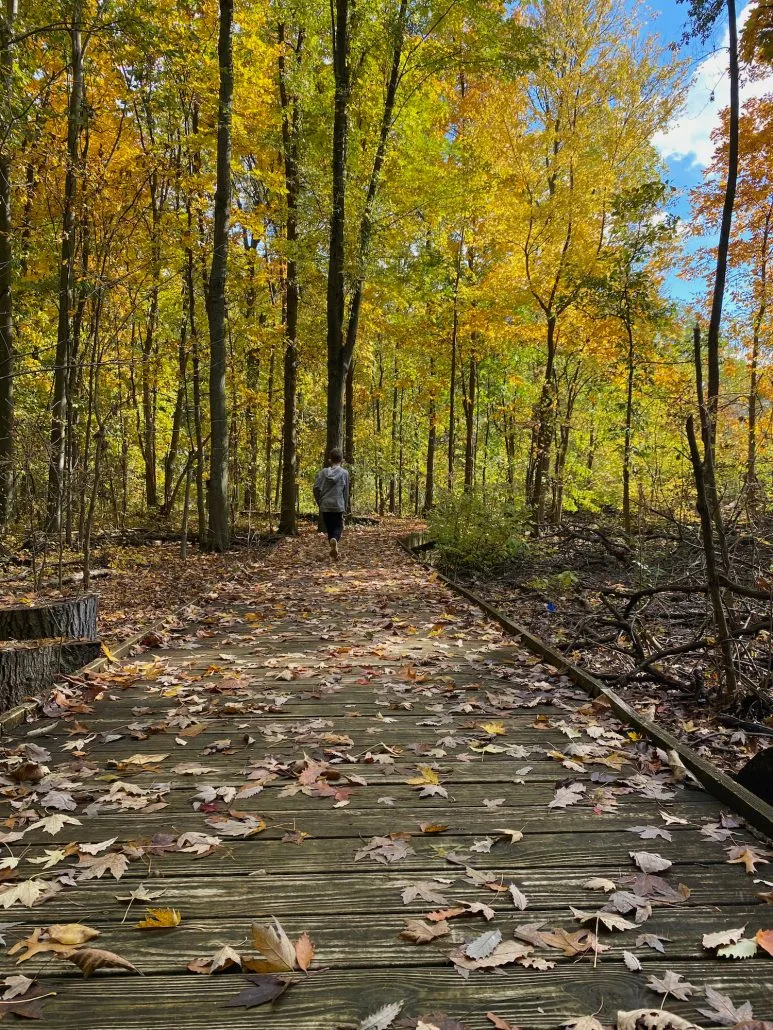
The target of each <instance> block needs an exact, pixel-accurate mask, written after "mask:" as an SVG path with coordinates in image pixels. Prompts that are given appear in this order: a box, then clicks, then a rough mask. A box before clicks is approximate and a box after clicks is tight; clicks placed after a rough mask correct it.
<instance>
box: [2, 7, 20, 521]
mask: <svg viewBox="0 0 773 1030" xmlns="http://www.w3.org/2000/svg"><path fill="white" fill-rule="evenodd" d="M16 3H17V0H5V2H4V5H3V7H2V9H0V47H1V48H2V50H0V527H2V526H4V525H5V524H6V523H7V521H8V519H9V518H10V515H11V510H12V507H13V478H14V474H13V473H14V470H13V450H14V449H13V432H14V425H13V422H14V407H13V373H14V340H13V301H12V292H11V291H12V284H13V247H12V243H11V179H12V168H13V165H12V160H11V145H12V144H11V128H12V121H13V113H12V112H13V106H12V104H13V62H14V46H13V34H14V29H15V20H16Z"/></svg>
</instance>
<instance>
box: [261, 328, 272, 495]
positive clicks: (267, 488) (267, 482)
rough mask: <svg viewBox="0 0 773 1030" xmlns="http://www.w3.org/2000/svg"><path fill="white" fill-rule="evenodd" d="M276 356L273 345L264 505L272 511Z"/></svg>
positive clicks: (270, 359) (265, 459)
mask: <svg viewBox="0 0 773 1030" xmlns="http://www.w3.org/2000/svg"><path fill="white" fill-rule="evenodd" d="M274 357H275V352H274V348H273V346H272V348H271V352H270V354H269V359H268V381H267V383H266V438H265V446H264V452H263V457H264V477H263V505H264V507H265V509H266V511H267V512H269V513H270V512H271V454H272V451H273V448H274Z"/></svg>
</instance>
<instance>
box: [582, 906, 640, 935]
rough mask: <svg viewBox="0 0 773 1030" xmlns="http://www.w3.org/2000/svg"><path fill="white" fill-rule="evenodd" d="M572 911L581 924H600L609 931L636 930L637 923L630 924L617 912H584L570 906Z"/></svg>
mask: <svg viewBox="0 0 773 1030" xmlns="http://www.w3.org/2000/svg"><path fill="white" fill-rule="evenodd" d="M569 907H570V908H571V910H572V915H573V916H574V918H575V919H576V920H577V921H578V922H580V923H595V922H597V921H598V922H599V923H601V924H602V926H605V927H606V928H607V930H635V929H636V923H629V922H628V920H627V919H623V917H622V916H621V915H618V914H617V912H602V911H599V912H583V911H582V909H579V908H574V907H573V906H572V905H570V906H569Z"/></svg>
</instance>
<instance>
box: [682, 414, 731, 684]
mask: <svg viewBox="0 0 773 1030" xmlns="http://www.w3.org/2000/svg"><path fill="white" fill-rule="evenodd" d="M687 441H688V444H689V446H690V461H691V463H692V468H693V475H694V477H695V492H696V496H697V508H698V514H699V515H700V520H701V537H702V539H703V553H704V556H705V559H706V582H707V584H708V588H709V597H710V598H711V607H712V611H713V614H714V623H715V625H716V628H717V636H718V638H719V646H720V651H721V654H722V667H723V671H724V675H725V683H726V686H727V689H728V692H729V693H730V694H731V695H732V694H735V693H736V691H737V689H738V680H737V676H736V670H735V663H734V661H733V646H732V642H731V640H730V634H729V630H728V625H727V615H726V613H725V606H724V603H723V600H722V590H721V587H720V583H719V573H718V570H717V562H716V555H715V553H714V534H713V529H712V519H711V511H710V508H709V501H708V496H707V494H706V484H705V478H704V467H703V462H702V461H701V456H700V452H699V450H698V442H697V440H696V438H695V425H694V422H693V417H692V415H690V417H689V418H688V419H687Z"/></svg>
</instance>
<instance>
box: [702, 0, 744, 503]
mask: <svg viewBox="0 0 773 1030" xmlns="http://www.w3.org/2000/svg"><path fill="white" fill-rule="evenodd" d="M725 5H726V9H727V26H728V35H729V40H728V51H729V64H728V71H729V76H730V120H729V126H728V153H727V181H726V183H725V199H724V203H723V205H722V222H721V225H720V229H719V243H718V245H717V262H716V271H715V274H714V291H713V295H712V300H711V317H710V319H709V328H708V333H707V334H706V363H707V366H708V383H707V386H708V397H707V401H708V411H709V424H710V428H711V432H710V437H711V446H712V448H715V447H716V437H717V418H718V415H719V330H720V325H721V322H722V304H723V302H724V298H725V280H726V279H727V255H728V250H729V248H730V228H731V225H732V221H733V207H734V205H735V192H736V184H737V181H738V127H739V118H740V96H739V91H740V71H739V67H738V26H737V22H736V10H735V0H725ZM709 502H710V503H712V498H711V496H710V495H709Z"/></svg>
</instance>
